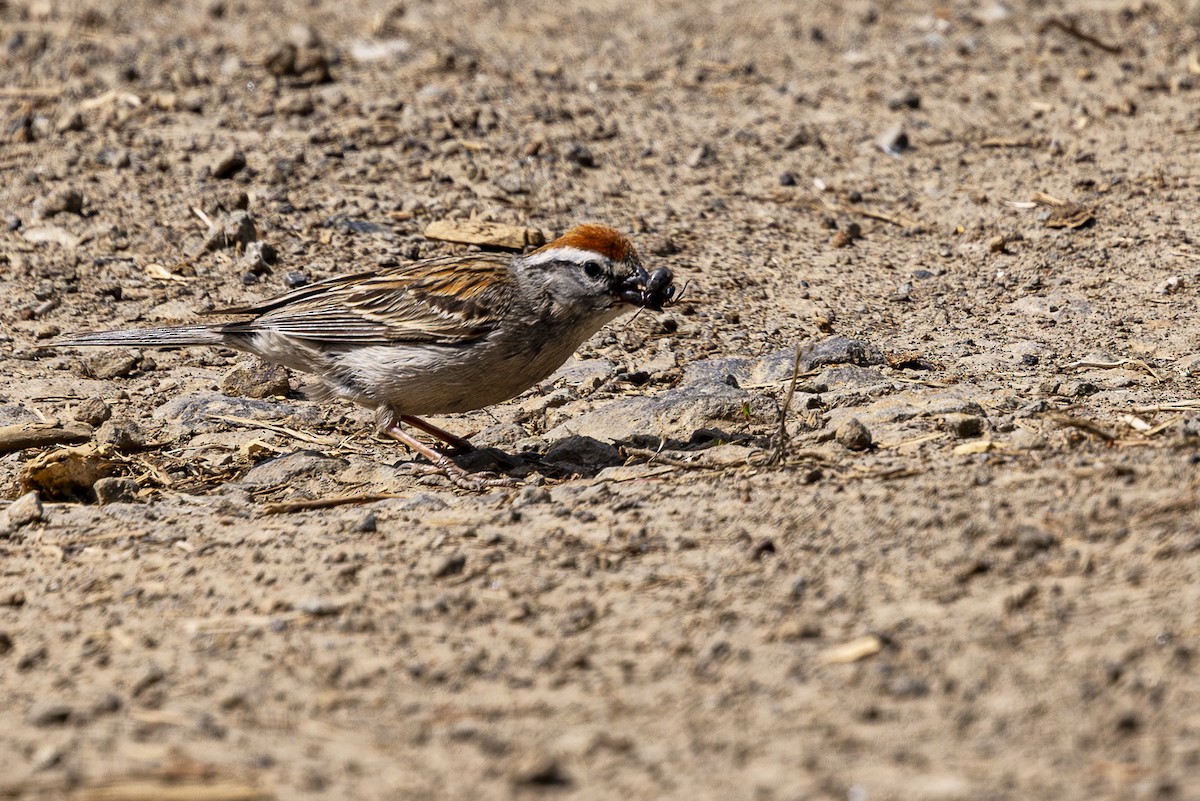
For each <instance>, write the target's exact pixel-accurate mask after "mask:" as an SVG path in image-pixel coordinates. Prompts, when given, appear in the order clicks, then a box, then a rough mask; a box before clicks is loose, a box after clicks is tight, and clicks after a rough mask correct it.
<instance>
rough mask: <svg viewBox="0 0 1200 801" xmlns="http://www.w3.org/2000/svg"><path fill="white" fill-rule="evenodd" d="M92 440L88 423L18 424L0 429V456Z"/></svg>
mask: <svg viewBox="0 0 1200 801" xmlns="http://www.w3.org/2000/svg"><path fill="white" fill-rule="evenodd" d="M91 438H92V427H91V426H89V425H87V424H86V423H67V424H66V425H64V426H61V427H59V426H48V425H46V424H45V423H17V424H16V425H11V426H3V427H0V454H3V453H12V452H14V451H23V450H25V449H26V448H48V447H50V446H51V445H74V444H75V443H78V442H86V441H88V440H89V439H91Z"/></svg>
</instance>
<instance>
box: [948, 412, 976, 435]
mask: <svg viewBox="0 0 1200 801" xmlns="http://www.w3.org/2000/svg"><path fill="white" fill-rule="evenodd" d="M942 424H943V425H944V426H945V428H946V430H947V431H949V432H950V433H951V434H952V435H953V436H955V437H957V438H958V439H968V438H970V437H978V436H979V435H980V434H982V433H983V418H982V417H979V416H978V415H974V414H960V413H953V414H948V415H946V416H945V417H943V418H942Z"/></svg>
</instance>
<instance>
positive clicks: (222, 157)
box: [211, 145, 246, 178]
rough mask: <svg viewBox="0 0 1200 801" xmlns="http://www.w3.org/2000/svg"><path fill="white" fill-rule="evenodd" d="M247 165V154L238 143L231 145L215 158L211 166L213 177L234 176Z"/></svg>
mask: <svg viewBox="0 0 1200 801" xmlns="http://www.w3.org/2000/svg"><path fill="white" fill-rule="evenodd" d="M245 166H246V154H245V153H243V152H242V149H241V148H240V147H238V146H237V145H230V146H229V147H227V148H225V149H224V150H222V151H221V152H220V153H218V154H217V157H216V158H215V159H213V162H212V166H211V171H212V177H213V178H232V177H233V176H234V175H236V174H237V173H238V171H239V170H241V169H242V168H243V167H245Z"/></svg>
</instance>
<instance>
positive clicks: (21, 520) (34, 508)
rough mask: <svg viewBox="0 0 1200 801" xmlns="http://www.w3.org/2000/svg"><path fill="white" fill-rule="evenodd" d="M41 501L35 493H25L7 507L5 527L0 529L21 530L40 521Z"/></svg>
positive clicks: (41, 512) (41, 513) (0, 526)
mask: <svg viewBox="0 0 1200 801" xmlns="http://www.w3.org/2000/svg"><path fill="white" fill-rule="evenodd" d="M42 515H43V510H42V499H41V498H39V497H38V494H37V493H36V492H27V493H25V494H24V495H22V496H21V497H20V498H17V499H16V500H15V501H13V502H12V503H10V504H9V505H8V509H6V510H5V513H4V516H5V520H6V522H7V526H2V525H0V528H13V529H17V528H21V527H22V526H27V525H29V524H30V523H36V522H37V521H39V520H41V519H42Z"/></svg>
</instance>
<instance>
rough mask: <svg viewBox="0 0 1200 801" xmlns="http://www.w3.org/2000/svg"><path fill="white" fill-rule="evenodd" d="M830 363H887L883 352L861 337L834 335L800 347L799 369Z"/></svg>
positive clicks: (806, 370) (870, 365)
mask: <svg viewBox="0 0 1200 801" xmlns="http://www.w3.org/2000/svg"><path fill="white" fill-rule="evenodd" d="M831 364H854V365H858V366H859V367H872V366H875V365H881V364H887V359H886V358H885V357H884V355H883V352H882V351H881V350H879V348H877V347H875V346H874V345H872V344H871V343H869V342H864V341H863V340H861V339H850V338H849V337H843V336H834V337H829V338H828V339H822V340H821V341H820V342H814V343H812V344H810V345H805V346H804V347H803V348H801V349H800V371H801V372H804V373H807V372H809V371H811V370H815V369H816V368H818V367H825V366H828V365H831Z"/></svg>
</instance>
